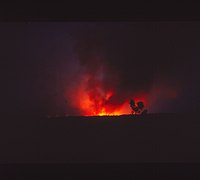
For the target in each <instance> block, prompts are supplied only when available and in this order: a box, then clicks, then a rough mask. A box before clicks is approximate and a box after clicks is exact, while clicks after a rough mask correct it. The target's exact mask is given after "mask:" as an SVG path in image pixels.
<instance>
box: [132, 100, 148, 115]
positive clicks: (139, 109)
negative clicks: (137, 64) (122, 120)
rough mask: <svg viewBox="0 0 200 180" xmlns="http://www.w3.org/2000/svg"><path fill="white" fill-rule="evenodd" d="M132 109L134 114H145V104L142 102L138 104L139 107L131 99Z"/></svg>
mask: <svg viewBox="0 0 200 180" xmlns="http://www.w3.org/2000/svg"><path fill="white" fill-rule="evenodd" d="M129 104H130V107H131V109H132V114H142V113H143V111H142V110H143V108H144V103H143V102H142V101H139V102H137V106H136V105H135V101H134V100H133V99H130V102H129ZM146 112H147V110H145V112H144V113H146Z"/></svg>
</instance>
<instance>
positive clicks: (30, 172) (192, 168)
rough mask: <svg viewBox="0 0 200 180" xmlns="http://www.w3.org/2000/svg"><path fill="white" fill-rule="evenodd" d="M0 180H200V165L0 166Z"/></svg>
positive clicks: (51, 164) (50, 164)
mask: <svg viewBox="0 0 200 180" xmlns="http://www.w3.org/2000/svg"><path fill="white" fill-rule="evenodd" d="M0 178H1V179H7V178H9V179H10V178H12V179H13V178H20V179H37V180H38V179H40V178H41V179H60V178H61V179H66V178H67V179H87V180H89V179H93V180H95V179H135V178H137V179H170V180H171V179H180V178H184V179H185V178H186V179H188V178H189V179H193V178H195V179H199V178H200V164H199V163H196V164H195V163H137V164H118V163H106V164H105V163H103V164H101V163H99V164H84V163H83V164H55V163H54V164H53V163H48V164H47V163H46V164H45V163H43V164H0Z"/></svg>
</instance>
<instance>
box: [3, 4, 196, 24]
mask: <svg viewBox="0 0 200 180" xmlns="http://www.w3.org/2000/svg"><path fill="white" fill-rule="evenodd" d="M199 8H200V6H199V4H191V3H188V2H184V1H182V2H180V3H171V4H169V3H163V4H156V3H152V2H148V3H147V2H146V3H144V2H143V3H139V2H137V3H135V2H129V3H127V2H118V1H113V2H102V1H99V2H98V1H93V2H87V1H78V2H77V1H76V2H74V1H66V2H65V3H58V2H57V3H56V2H51V1H50V2H48V3H42V2H40V3H36V2H34V1H32V2H30V1H29V2H26V3H24V4H20V3H17V2H16V3H10V4H8V3H7V4H6V3H2V2H1V3H0V21H1V22H16V21H17V22H18V21H20V22H24V21H25V22H26V21H36V22H38V21H200V11H199Z"/></svg>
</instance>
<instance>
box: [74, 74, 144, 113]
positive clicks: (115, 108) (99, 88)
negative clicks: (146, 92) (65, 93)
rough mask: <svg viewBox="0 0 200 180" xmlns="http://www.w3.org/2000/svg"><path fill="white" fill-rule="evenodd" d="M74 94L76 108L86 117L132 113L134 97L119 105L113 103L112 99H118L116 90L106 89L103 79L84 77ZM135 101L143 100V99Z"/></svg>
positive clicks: (124, 100)
mask: <svg viewBox="0 0 200 180" xmlns="http://www.w3.org/2000/svg"><path fill="white" fill-rule="evenodd" d="M73 94H75V96H74V97H73V102H74V107H76V108H78V109H79V111H80V112H81V114H82V115H85V116H118V115H122V114H130V113H131V108H130V105H129V100H130V98H132V97H127V98H126V99H123V100H122V101H121V102H120V103H117V104H116V103H113V102H112V100H111V99H112V98H115V99H117V98H118V95H117V94H116V93H115V90H114V88H105V87H104V81H103V79H98V78H97V77H96V76H91V75H84V76H83V77H82V79H81V81H80V83H78V85H77V87H76V88H74V90H73ZM134 99H136V100H137V99H138V100H142V99H141V97H140V98H137V97H136V98H134Z"/></svg>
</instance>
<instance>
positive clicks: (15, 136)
mask: <svg viewBox="0 0 200 180" xmlns="http://www.w3.org/2000/svg"><path fill="white" fill-rule="evenodd" d="M0 130H1V131H0V133H1V136H0V143H1V144H0V145H1V148H0V164H1V167H0V170H1V173H0V175H3V176H6V177H7V176H8V174H10V173H11V174H14V175H13V176H15V175H16V176H20V173H21V175H22V176H23V173H25V174H26V173H28V176H29V175H33V174H34V173H36V174H37V173H39V174H40V173H43V174H44V176H46V175H50V174H51V173H53V172H55V176H57V175H56V174H62V173H64V174H66V175H64V176H63V177H68V178H69V179H70V178H71V179H73V177H74V176H77V177H82V175H83V176H85V177H87V178H90V177H91V178H93V179H94V177H93V176H92V174H94V175H96V177H97V179H98V178H100V177H101V178H100V179H104V175H105V176H106V177H110V178H111V177H112V178H113V179H115V178H116V176H118V175H119V176H123V177H124V176H125V174H126V175H128V174H130V176H131V177H134V175H136V176H138V174H140V175H141V177H143V176H145V177H147V176H146V175H149V176H148V177H149V178H150V177H151V176H152V177H153V176H154V177H156V176H157V175H162V174H163V175H166V173H172V175H173V173H175V174H176V173H178V174H179V175H184V176H186V177H187V175H188V176H189V175H191V174H194V173H195V172H200V169H199V164H193V165H192V164H189V163H195V162H196V163H199V162H200V118H199V115H197V114H147V115H144V116H118V117H63V118H62V117H61V118H35V117H31V116H30V117H27V116H26V117H18V118H8V117H6V118H4V119H2V121H1V126H0ZM152 163H153V164H152ZM168 163H179V164H168ZM170 169H171V170H170ZM133 172H134V173H133ZM144 172H146V173H144ZM180 172H181V173H180ZM148 173H149V174H148ZM187 173H188V174H187ZM28 176H26V179H27V177H28ZM44 176H39V175H38V176H37V178H36V179H38V178H39V177H41V178H42V177H44ZM20 177H21V176H20ZM51 177H54V175H52V176H51ZM81 179H83V178H81ZM84 179H85V178H84ZM122 179H123V178H122ZM154 179H155V178H154Z"/></svg>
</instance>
